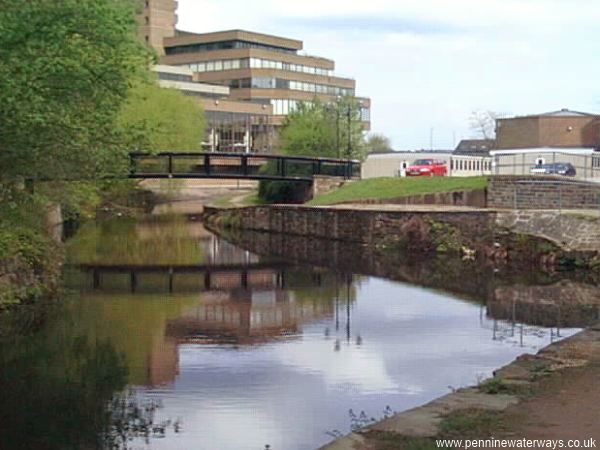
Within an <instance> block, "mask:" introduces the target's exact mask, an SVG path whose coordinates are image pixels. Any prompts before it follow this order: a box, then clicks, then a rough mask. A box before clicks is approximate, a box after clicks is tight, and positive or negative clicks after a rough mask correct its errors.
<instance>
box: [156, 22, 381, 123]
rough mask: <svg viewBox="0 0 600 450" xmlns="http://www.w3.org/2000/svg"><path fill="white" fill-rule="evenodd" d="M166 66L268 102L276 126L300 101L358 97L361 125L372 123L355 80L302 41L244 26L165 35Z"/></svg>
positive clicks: (241, 95)
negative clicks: (312, 53) (185, 69)
mask: <svg viewBox="0 0 600 450" xmlns="http://www.w3.org/2000/svg"><path fill="white" fill-rule="evenodd" d="M164 46H165V55H164V56H163V57H161V62H162V63H163V64H168V65H174V66H186V67H189V68H190V69H191V70H193V71H194V72H195V79H196V80H197V81H201V82H205V83H212V84H219V85H224V86H228V87H229V88H230V90H231V99H234V100H238V101H244V102H250V103H258V104H262V105H270V106H271V107H272V108H273V121H272V122H273V125H275V126H277V125H280V124H281V123H282V121H283V118H284V117H285V116H286V115H287V114H289V112H290V111H293V110H294V108H295V107H296V106H297V104H298V103H299V102H310V101H312V100H313V99H315V97H316V98H318V99H319V100H321V101H323V102H325V103H331V102H335V101H337V100H338V99H340V98H341V97H353V98H356V100H357V102H358V105H359V108H360V116H361V121H362V122H363V124H364V125H363V127H364V128H365V129H369V127H370V107H371V104H370V100H369V99H368V98H359V97H356V81H355V80H353V79H350V78H343V77H338V76H335V74H334V69H335V63H334V61H332V60H329V59H325V58H321V57H315V56H307V55H303V54H300V51H301V50H302V48H303V43H302V42H301V41H297V40H293V39H287V38H283V37H277V36H270V35H266V34H261V33H254V32H249V31H243V30H231V31H222V32H217V33H205V34H193V33H185V32H177V35H176V36H174V37H169V38H165V40H164Z"/></svg>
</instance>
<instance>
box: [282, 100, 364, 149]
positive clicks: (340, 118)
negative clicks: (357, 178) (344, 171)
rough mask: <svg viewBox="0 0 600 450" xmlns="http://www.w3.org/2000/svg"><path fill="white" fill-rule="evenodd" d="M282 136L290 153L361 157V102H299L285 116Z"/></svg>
mask: <svg viewBox="0 0 600 450" xmlns="http://www.w3.org/2000/svg"><path fill="white" fill-rule="evenodd" d="M280 138H281V147H282V150H283V152H284V153H286V154H289V155H302V156H322V157H330V158H335V157H337V156H338V155H339V156H340V157H342V158H348V157H350V158H358V159H362V158H363V157H364V152H365V146H364V137H363V130H362V124H361V122H360V115H359V108H358V103H357V102H356V100H355V99H353V98H351V97H344V98H342V99H340V101H338V102H335V103H322V102H321V101H319V100H318V99H316V98H315V99H314V100H313V101H312V102H310V103H308V102H303V103H300V104H299V105H298V107H297V108H296V109H295V110H294V111H292V112H291V113H290V114H289V115H288V116H287V117H286V118H285V121H284V123H283V126H282V129H281V135H280Z"/></svg>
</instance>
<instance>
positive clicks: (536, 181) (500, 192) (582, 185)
mask: <svg viewBox="0 0 600 450" xmlns="http://www.w3.org/2000/svg"><path fill="white" fill-rule="evenodd" d="M488 207H489V208H498V209H600V184H598V183H591V182H584V181H579V180H573V179H569V178H566V177H560V176H534V175H532V176H526V175H525V176H494V177H490V181H489V184H488Z"/></svg>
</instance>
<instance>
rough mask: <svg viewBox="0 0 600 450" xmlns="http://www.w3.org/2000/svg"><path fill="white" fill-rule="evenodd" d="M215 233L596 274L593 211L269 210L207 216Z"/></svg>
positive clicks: (598, 224) (598, 248)
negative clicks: (278, 235)
mask: <svg viewBox="0 0 600 450" xmlns="http://www.w3.org/2000/svg"><path fill="white" fill-rule="evenodd" d="M204 221H205V223H206V224H207V225H208V226H209V227H212V228H214V229H216V230H219V229H239V230H253V231H261V232H268V233H284V234H289V235H295V236H303V237H308V238H322V239H331V240H334V241H339V242H353V243H357V244H361V245H367V246H372V247H376V248H387V249H390V250H392V251H400V252H402V251H404V252H408V253H411V254H431V253H436V254H457V255H461V256H462V257H464V258H465V259H481V260H486V261H490V262H494V263H497V264H514V263H532V262H535V263H537V264H541V265H544V266H548V267H557V266H561V265H562V266H564V265H575V266H578V267H587V268H590V269H594V268H596V267H597V266H598V263H599V260H598V254H599V252H600V244H598V243H599V242H600V214H598V212H597V211H585V210H584V211H582V210H574V211H564V210H563V211H553V210H538V211H534V210H516V211H515V210H494V209H484V208H469V207H457V206H435V205H342V206H326V207H310V206H296V205H268V206H266V205H265V206H252V207H244V208H221V209H220V208H206V209H205V212H204Z"/></svg>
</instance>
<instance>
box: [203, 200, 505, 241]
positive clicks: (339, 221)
mask: <svg viewBox="0 0 600 450" xmlns="http://www.w3.org/2000/svg"><path fill="white" fill-rule="evenodd" d="M211 216H215V217H218V218H219V219H220V220H221V221H222V223H230V224H232V223H235V227H237V228H242V229H245V230H254V231H266V232H274V233H285V234H289V235H296V236H307V237H314V238H322V239H333V240H339V241H344V242H356V243H361V244H378V243H381V242H384V241H385V240H386V239H389V238H400V239H403V238H405V237H406V238H409V237H410V239H411V240H412V241H415V242H416V244H415V245H418V243H419V240H420V239H422V240H423V242H425V241H426V240H427V239H429V238H430V237H431V236H430V234H431V233H430V231H431V228H432V226H433V228H435V229H436V230H437V232H438V233H447V234H451V235H452V236H449V238H452V239H455V240H456V241H457V243H458V242H460V243H461V244H464V245H469V246H473V247H478V246H480V245H484V243H485V245H490V244H491V242H492V230H493V227H494V223H495V213H494V212H493V211H486V210H472V211H452V212H448V211H435V210H431V211H427V210H420V211H385V210H381V211H377V210H372V209H360V208H351V207H348V208H343V207H335V208H328V207H307V206H295V205H281V206H279V205H269V206H253V207H246V208H234V209H224V210H218V209H216V210H215V209H211V208H206V209H205V217H206V218H207V220H208V221H209V222H210V219H211ZM436 224H437V225H438V226H437V227H436V226H435V225H436ZM409 235H410V236H409Z"/></svg>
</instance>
